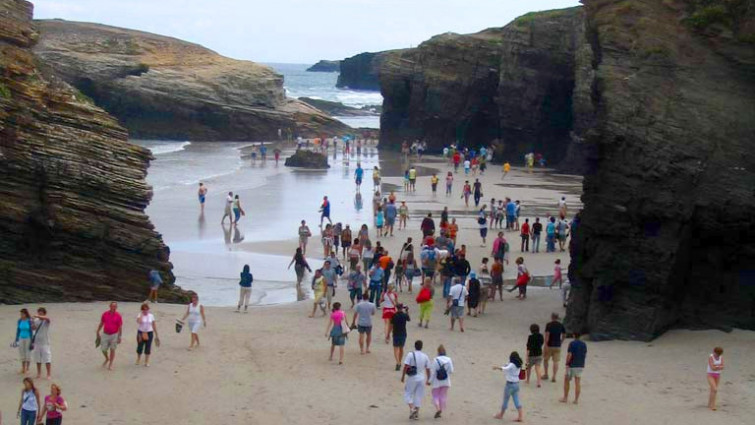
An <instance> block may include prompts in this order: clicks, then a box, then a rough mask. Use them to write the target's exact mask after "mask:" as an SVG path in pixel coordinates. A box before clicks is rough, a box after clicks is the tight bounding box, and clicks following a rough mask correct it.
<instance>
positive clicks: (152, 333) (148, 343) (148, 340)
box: [136, 303, 160, 367]
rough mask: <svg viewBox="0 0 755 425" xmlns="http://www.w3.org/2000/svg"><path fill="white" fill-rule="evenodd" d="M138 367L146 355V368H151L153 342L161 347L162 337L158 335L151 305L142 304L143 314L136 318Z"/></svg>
mask: <svg viewBox="0 0 755 425" xmlns="http://www.w3.org/2000/svg"><path fill="white" fill-rule="evenodd" d="M136 326H137V332H136V365H137V366H139V364H140V363H141V360H142V353H144V366H145V367H149V356H150V355H151V354H152V341H153V340H154V341H155V343H156V344H157V345H158V346H159V345H160V337H159V336H158V335H157V323H156V322H155V316H154V315H153V314H152V313H150V312H149V304H146V303H145V304H142V307H141V312H140V313H139V315H137V316H136Z"/></svg>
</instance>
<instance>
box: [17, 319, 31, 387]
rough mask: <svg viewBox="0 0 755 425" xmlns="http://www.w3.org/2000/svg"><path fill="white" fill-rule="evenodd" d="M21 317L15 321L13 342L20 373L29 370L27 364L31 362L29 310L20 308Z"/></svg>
mask: <svg viewBox="0 0 755 425" xmlns="http://www.w3.org/2000/svg"><path fill="white" fill-rule="evenodd" d="M20 312H21V317H20V318H19V319H18V322H17V323H16V340H15V342H13V346H14V347H17V348H18V353H19V355H20V358H21V372H20V373H21V374H22V375H23V374H26V373H27V372H29V364H30V363H31V334H32V327H31V315H30V314H29V310H27V309H25V308H22V309H21V310H20Z"/></svg>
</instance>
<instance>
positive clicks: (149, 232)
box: [0, 0, 188, 304]
mask: <svg viewBox="0 0 755 425" xmlns="http://www.w3.org/2000/svg"><path fill="white" fill-rule="evenodd" d="M32 10H33V7H32V5H31V3H28V2H26V1H23V0H0V181H2V184H1V185H0V198H2V202H0V234H2V237H0V304H16V303H31V302H34V303H40V302H60V301H91V300H128V301H140V300H144V298H145V296H146V294H147V287H148V284H147V282H148V273H149V271H150V270H153V269H155V270H158V271H159V272H160V273H161V275H162V277H163V281H164V282H165V284H164V286H163V287H162V289H161V291H160V297H161V299H163V300H166V301H170V302H184V301H187V300H188V297H187V293H186V292H184V291H182V290H181V289H180V288H178V287H177V286H175V285H174V283H173V282H174V280H175V279H174V277H173V274H172V273H171V269H172V265H171V263H170V262H169V256H170V252H169V250H168V248H167V247H166V246H165V245H164V244H163V241H162V238H161V236H160V234H159V233H157V232H156V231H155V229H154V226H153V225H152V223H150V221H149V217H147V215H146V214H144V209H145V207H146V206H147V204H148V203H149V201H150V199H151V197H152V190H151V188H150V187H149V186H148V185H147V183H146V181H145V177H146V174H147V167H148V166H149V162H150V160H151V159H152V156H151V154H150V152H149V151H148V150H147V149H144V148H141V147H139V146H135V145H132V144H130V143H128V141H127V139H128V134H127V133H126V131H125V130H124V129H123V128H122V127H121V126H119V125H118V123H117V122H116V121H115V119H113V118H112V117H111V116H110V115H108V114H107V113H106V112H105V111H103V110H102V109H100V108H98V107H96V106H95V105H93V104H92V103H91V102H90V101H89V100H88V99H87V98H86V97H85V96H82V95H81V94H80V93H79V92H77V91H76V90H74V89H72V88H71V87H70V86H69V85H68V84H66V83H64V82H62V81H59V80H57V79H56V78H55V77H54V76H49V75H45V73H44V72H43V70H40V69H39V68H37V63H38V59H37V58H36V57H35V56H34V54H33V53H32V52H31V50H30V49H31V46H33V45H34V43H35V41H36V40H37V37H38V35H39V34H38V33H37V31H36V29H35V28H34V26H33V25H32V21H31V19H32Z"/></svg>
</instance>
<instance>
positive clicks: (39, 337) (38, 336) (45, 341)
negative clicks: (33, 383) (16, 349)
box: [31, 307, 52, 381]
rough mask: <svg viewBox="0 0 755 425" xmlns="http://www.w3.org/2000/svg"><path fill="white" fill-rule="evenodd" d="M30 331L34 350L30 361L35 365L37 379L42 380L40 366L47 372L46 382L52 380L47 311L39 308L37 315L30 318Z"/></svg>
mask: <svg viewBox="0 0 755 425" xmlns="http://www.w3.org/2000/svg"><path fill="white" fill-rule="evenodd" d="M31 325H32V329H34V333H35V337H34V349H33V350H32V359H33V360H34V363H36V364H37V379H40V378H42V364H43V363H44V365H45V369H46V371H47V380H48V381H49V380H50V379H52V372H51V369H52V350H51V349H50V318H49V317H48V316H47V309H45V308H44V307H39V308H38V309H37V315H36V316H34V317H32V322H31Z"/></svg>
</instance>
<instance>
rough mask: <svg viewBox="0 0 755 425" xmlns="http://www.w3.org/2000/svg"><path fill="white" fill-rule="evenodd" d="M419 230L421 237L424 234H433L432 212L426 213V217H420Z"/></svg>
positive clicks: (433, 221) (424, 235)
mask: <svg viewBox="0 0 755 425" xmlns="http://www.w3.org/2000/svg"><path fill="white" fill-rule="evenodd" d="M420 230H422V236H423V239H424V237H426V236H432V235H433V234H435V220H433V213H431V212H429V213H427V217H425V218H424V219H422V224H420Z"/></svg>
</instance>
